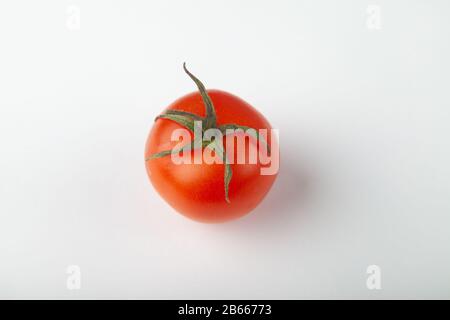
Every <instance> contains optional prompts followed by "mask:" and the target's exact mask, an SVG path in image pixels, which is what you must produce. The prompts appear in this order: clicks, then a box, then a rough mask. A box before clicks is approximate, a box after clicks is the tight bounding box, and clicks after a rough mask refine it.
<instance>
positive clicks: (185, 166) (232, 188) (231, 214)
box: [145, 64, 279, 223]
mask: <svg viewBox="0 0 450 320" xmlns="http://www.w3.org/2000/svg"><path fill="white" fill-rule="evenodd" d="M183 68H184V71H185V72H186V74H187V75H188V76H189V77H190V78H191V79H192V80H193V81H194V82H195V84H196V86H197V88H198V91H197V92H194V93H190V94H187V95H185V96H183V97H181V98H179V99H178V100H176V101H175V102H173V103H172V104H171V105H169V107H167V108H166V109H165V110H164V111H163V112H162V113H161V114H160V115H159V116H157V117H156V119H155V122H154V125H153V127H152V129H151V131H150V134H149V136H148V138H147V142H146V145H145V166H146V170H147V174H148V177H149V179H150V181H151V183H152V184H153V186H154V187H155V189H156V191H157V192H158V193H159V194H160V195H161V197H162V198H163V199H164V200H165V201H166V202H167V203H168V204H169V205H170V206H171V207H173V208H174V209H175V210H176V211H178V212H179V213H181V214H183V215H184V216H186V217H189V218H191V219H194V220H196V221H200V222H207V223H217V222H224V221H228V220H232V219H235V218H238V217H241V216H243V215H245V214H247V213H249V212H250V211H252V210H253V209H254V208H256V207H257V206H258V204H259V203H260V202H261V201H262V200H263V199H264V197H265V196H266V194H267V193H268V192H269V190H270V188H271V187H272V185H273V183H274V181H275V179H276V177H277V174H278V169H279V148H278V142H277V138H276V134H275V132H276V130H274V129H272V127H271V125H270V124H269V122H268V121H267V120H266V119H265V118H264V116H263V115H262V114H261V113H259V112H258V111H257V110H256V109H255V108H253V107H252V106H251V105H250V104H248V103H247V102H245V101H244V100H242V99H240V98H239V97H237V96H235V95H232V94H230V93H227V92H225V91H221V90H206V88H205V86H204V85H203V83H202V82H201V81H200V80H199V79H198V78H197V77H196V76H194V75H193V74H192V73H191V72H190V71H189V70H188V69H187V68H186V64H183Z"/></svg>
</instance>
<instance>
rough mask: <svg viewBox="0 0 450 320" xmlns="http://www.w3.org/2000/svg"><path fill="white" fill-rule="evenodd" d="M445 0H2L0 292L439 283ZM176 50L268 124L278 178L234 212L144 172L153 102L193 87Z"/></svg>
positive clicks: (443, 221)
mask: <svg viewBox="0 0 450 320" xmlns="http://www.w3.org/2000/svg"><path fill="white" fill-rule="evenodd" d="M371 4H375V5H380V8H381V14H382V16H381V17H382V25H381V29H380V30H371V29H369V28H368V27H367V26H366V20H367V19H368V15H367V13H366V9H367V7H368V5H371ZM71 5H75V6H76V7H78V8H79V9H80V10H81V11H80V12H81V16H80V17H81V20H80V21H81V24H80V29H79V30H71V29H70V28H67V27H66V20H67V18H68V14H67V13H66V10H67V8H68V7H70V6H71ZM69 12H72V11H70V10H69ZM449 12H450V3H449V2H448V1H444V0H442V1H437V0H433V1H418V0H415V1H406V0H405V1H399V0H396V1H356V0H354V1H349V0H347V1H332V0H329V1H323V0H322V1H312V0H311V1H220V2H219V1H137V0H134V1H133V0H131V1H130V0H127V1H106V0H102V1H100V0H97V1H87V0H83V1H82V0H73V1H56V0H55V1H48V0H47V1H31V0H30V1H3V2H2V3H1V5H0V39H1V50H0V88H1V93H0V142H1V151H0V152H1V155H0V298H370V299H379V298H450V280H449V279H450V277H449V270H450V235H449V226H450V217H449V214H450V200H449V191H450V188H449V182H450V170H449V163H450V151H449V136H450V128H449V120H450V117H449V113H450V111H449V107H450V96H449V81H450V76H449V71H450V70H449V69H450V64H449V58H448V57H450V45H449V39H450V20H449V19H448V14H449ZM183 61H187V62H188V65H189V67H190V68H191V70H192V72H194V73H195V74H196V75H198V76H199V78H200V79H202V80H203V81H204V82H205V84H206V85H207V87H209V88H220V89H223V90H227V91H230V92H232V93H235V94H237V95H239V96H241V97H242V98H244V99H245V100H247V101H248V102H250V103H251V104H252V105H254V106H255V107H256V108H258V109H259V110H260V111H261V112H262V113H263V114H264V115H265V116H266V117H267V118H268V119H269V120H270V121H271V122H272V124H273V125H274V127H276V128H279V129H280V140H281V148H282V149H281V152H282V167H281V172H280V176H279V179H278V180H277V183H276V185H275V186H274V188H273V190H272V191H271V193H270V194H269V196H268V197H267V198H266V200H265V202H264V203H263V204H262V205H261V206H260V207H259V208H258V209H257V210H256V211H255V212H254V213H253V214H251V215H249V216H247V217H246V218H244V219H242V220H238V221H236V222H234V223H230V224H226V225H216V226H212V225H203V224H198V223H195V222H192V221H190V220H187V219H185V218H183V217H182V216H181V215H178V214H176V213H174V212H173V211H172V209H171V208H170V207H169V206H168V205H166V203H164V202H163V200H162V199H160V198H159V196H158V195H157V194H156V192H155V191H154V189H153V188H152V186H151V185H150V183H149V182H148V179H147V177H146V173H145V169H144V163H143V148H144V143H145V139H146V136H147V133H148V131H149V129H150V127H151V125H152V121H153V118H154V117H155V116H156V115H157V114H158V113H159V112H160V111H161V110H162V109H163V108H164V107H166V106H167V105H168V104H169V103H170V102H172V101H173V100H174V99H176V98H178V97H179V96H181V95H183V94H185V93H187V92H190V91H193V90H194V89H195V87H194V85H193V83H192V82H191V81H190V80H189V79H188V78H187V76H186V75H185V74H184V73H183V72H182V69H181V65H182V62H183ZM301 176H307V177H308V181H309V183H308V184H307V187H305V188H302V187H301V185H300V183H299V182H298V180H297V178H298V177H301ZM372 264H376V265H379V266H380V268H381V270H382V289H381V290H378V291H377V290H375V291H370V290H368V289H367V287H366V278H367V274H366V268H367V266H369V265H372ZM69 265H79V266H80V268H81V273H82V278H81V279H82V280H81V281H82V282H81V283H82V285H81V289H80V290H68V289H67V288H66V279H67V274H66V268H67V266H69Z"/></svg>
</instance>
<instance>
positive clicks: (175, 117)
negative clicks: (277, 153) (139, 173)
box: [145, 62, 270, 203]
mask: <svg viewBox="0 0 450 320" xmlns="http://www.w3.org/2000/svg"><path fill="white" fill-rule="evenodd" d="M183 69H184V71H185V72H186V73H187V74H188V76H189V77H190V78H191V79H192V80H193V81H194V82H195V84H196V85H197V87H198V90H199V91H200V95H201V96H202V99H203V103H204V104H205V109H206V117H205V118H202V117H200V116H198V115H196V114H193V113H190V112H187V111H182V110H167V111H166V112H165V113H164V114H161V115H159V116H158V117H156V119H155V121H156V120H158V119H167V120H171V121H174V122H176V123H178V124H179V125H181V126H183V127H185V128H187V129H189V130H190V131H191V132H194V125H195V124H194V122H195V121H199V120H201V121H202V122H203V123H204V126H205V127H204V129H203V130H202V131H205V130H207V129H212V128H218V129H219V130H220V131H221V132H222V133H224V134H225V135H226V130H227V129H242V130H245V131H246V132H247V133H249V134H251V132H253V134H252V135H253V136H254V137H255V138H256V140H258V141H259V142H264V143H265V145H266V146H267V149H268V152H269V153H270V148H269V145H268V144H267V142H266V141H265V140H264V138H263V137H261V136H259V135H258V132H257V131H256V129H254V128H251V127H247V126H241V125H239V124H234V123H228V124H224V125H222V126H220V127H217V121H216V120H217V119H216V110H215V109H214V104H213V102H212V100H211V98H210V97H209V95H208V92H207V91H206V88H205V86H204V85H203V83H202V82H201V81H200V80H199V79H198V78H197V77H196V76H194V75H193V74H192V73H191V72H189V70H188V69H187V68H186V62H185V63H183ZM202 136H203V133H202V134H201V136H200V137H194V139H198V138H202V140H203V137H202ZM193 146H194V143H191V144H190V145H186V146H184V147H183V148H181V149H172V150H165V151H162V152H158V153H155V154H153V155H151V156H149V157H147V158H146V159H145V161H149V160H152V159H158V158H162V157H165V156H168V155H171V154H176V153H179V152H181V151H188V150H190V149H192V148H193ZM213 146H214V147H215V149H214V150H215V151H216V152H218V154H219V156H220V157H221V158H222V159H223V161H224V165H225V168H224V178H223V179H224V189H225V190H224V191H225V201H226V202H227V203H230V199H229V197H228V192H229V185H230V182H231V177H232V176H233V170H232V168H231V164H230V163H229V161H228V160H227V155H226V152H225V149H224V147H223V145H222V144H221V143H220V144H218V143H217V142H216V141H215V140H214V141H213V142H212V143H211V142H202V148H208V147H209V148H211V147H213Z"/></svg>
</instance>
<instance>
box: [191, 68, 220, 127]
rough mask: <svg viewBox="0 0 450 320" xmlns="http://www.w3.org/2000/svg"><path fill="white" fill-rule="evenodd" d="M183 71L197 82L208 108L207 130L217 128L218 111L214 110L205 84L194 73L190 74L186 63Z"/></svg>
mask: <svg viewBox="0 0 450 320" xmlns="http://www.w3.org/2000/svg"><path fill="white" fill-rule="evenodd" d="M183 69H184V71H185V72H186V73H187V75H188V76H189V77H190V78H191V79H192V80H193V81H194V82H195V84H196V85H197V88H198V91H200V95H201V96H202V99H203V103H204V104H205V108H206V119H205V124H206V128H205V130H206V129H209V128H215V127H216V110H215V109H214V104H213V102H212V100H211V98H210V97H209V95H208V92H207V91H206V88H205V86H204V85H203V83H202V82H201V81H200V80H199V79H198V78H197V77H196V76H194V75H193V74H192V73H190V72H189V70H188V69H187V68H186V62H185V63H183Z"/></svg>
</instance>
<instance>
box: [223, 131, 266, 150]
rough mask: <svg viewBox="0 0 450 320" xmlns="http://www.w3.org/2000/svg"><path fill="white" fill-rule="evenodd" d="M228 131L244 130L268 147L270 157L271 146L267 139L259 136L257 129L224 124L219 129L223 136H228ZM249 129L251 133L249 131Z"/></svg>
mask: <svg viewBox="0 0 450 320" xmlns="http://www.w3.org/2000/svg"><path fill="white" fill-rule="evenodd" d="M227 129H233V130H236V129H242V130H244V132H245V133H247V134H249V135H251V136H252V137H253V138H255V139H256V140H257V141H259V142H262V143H264V144H265V145H266V147H267V153H268V154H269V155H270V146H269V144H268V143H267V141H266V139H264V137H262V136H261V135H260V134H259V132H258V130H256V129H255V128H252V127H247V126H241V125H238V124H234V123H229V124H224V125H222V126H220V127H219V130H220V131H221V132H222V134H223V135H226V131H227ZM249 129H250V130H251V131H248V130H249Z"/></svg>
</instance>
